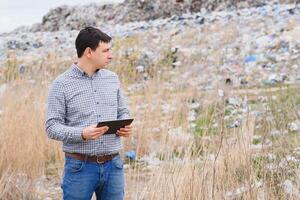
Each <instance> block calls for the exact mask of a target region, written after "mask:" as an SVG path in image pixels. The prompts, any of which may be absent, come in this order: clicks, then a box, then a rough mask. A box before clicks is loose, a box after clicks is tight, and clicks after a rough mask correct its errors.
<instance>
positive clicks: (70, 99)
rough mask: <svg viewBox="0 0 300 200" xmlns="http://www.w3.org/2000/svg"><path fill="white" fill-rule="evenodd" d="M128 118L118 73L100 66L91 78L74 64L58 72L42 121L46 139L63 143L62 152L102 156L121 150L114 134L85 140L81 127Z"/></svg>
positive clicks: (118, 138) (119, 142) (117, 137)
mask: <svg viewBox="0 0 300 200" xmlns="http://www.w3.org/2000/svg"><path fill="white" fill-rule="evenodd" d="M129 117H130V113H129V110H128V108H127V105H126V103H125V99H124V96H123V94H122V91H121V88H120V82H119V79H118V76H117V75H116V74H115V73H114V72H111V71H109V70H106V69H100V70H98V71H97V72H95V74H94V75H93V76H91V77H89V76H88V75H87V74H86V73H85V72H84V71H82V70H81V69H80V68H79V67H78V66H77V65H76V64H73V65H72V66H71V67H70V69H69V70H67V71H66V72H64V73H63V74H61V75H59V76H58V77H57V78H56V79H55V80H54V81H53V83H52V86H51V87H50V90H49V95H48V112H47V119H46V122H45V129H46V133H47V135H48V137H49V138H51V139H54V140H59V141H62V142H63V151H64V152H69V153H81V154H87V155H104V154H112V153H116V152H118V151H120V149H122V147H123V145H122V143H121V139H120V137H119V136H118V135H116V134H106V135H102V136H100V137H99V138H98V139H95V140H86V141H84V140H83V139H82V137H81V133H82V131H83V129H84V128H85V127H87V126H89V125H91V124H96V123H97V122H100V121H106V120H116V119H126V118H129Z"/></svg>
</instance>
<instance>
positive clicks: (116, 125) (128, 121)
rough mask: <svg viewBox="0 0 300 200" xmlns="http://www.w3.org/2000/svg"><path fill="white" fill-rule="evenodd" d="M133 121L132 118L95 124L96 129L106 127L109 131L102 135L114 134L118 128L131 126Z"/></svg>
mask: <svg viewBox="0 0 300 200" xmlns="http://www.w3.org/2000/svg"><path fill="white" fill-rule="evenodd" d="M132 121H133V119H132V118H130V119H118V120H112V121H102V122H99V123H98V124H97V127H101V126H108V127H109V129H108V130H107V131H106V132H105V133H104V134H115V133H117V130H119V129H120V128H124V127H125V126H127V125H129V124H131V123H132Z"/></svg>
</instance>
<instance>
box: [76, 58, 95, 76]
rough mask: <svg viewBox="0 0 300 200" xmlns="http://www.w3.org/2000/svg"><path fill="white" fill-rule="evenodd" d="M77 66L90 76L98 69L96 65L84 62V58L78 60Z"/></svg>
mask: <svg viewBox="0 0 300 200" xmlns="http://www.w3.org/2000/svg"><path fill="white" fill-rule="evenodd" d="M77 66H78V67H79V68H80V69H82V70H83V71H84V72H85V73H86V74H88V75H89V76H92V75H93V74H94V73H95V72H96V70H97V69H96V67H95V66H93V65H92V64H91V63H88V62H84V61H83V60H78V62H77Z"/></svg>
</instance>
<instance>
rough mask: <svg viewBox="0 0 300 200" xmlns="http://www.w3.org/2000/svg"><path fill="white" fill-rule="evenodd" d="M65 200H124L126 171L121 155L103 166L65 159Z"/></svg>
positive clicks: (63, 188)
mask: <svg viewBox="0 0 300 200" xmlns="http://www.w3.org/2000/svg"><path fill="white" fill-rule="evenodd" d="M61 188H62V190H63V199H64V200H90V199H91V198H92V196H93V193H94V192H95V193H96V197H97V200H99V199H100V200H108V199H109V200H122V199H123V198H124V171H123V161H122V159H121V158H120V155H117V156H115V157H114V158H113V159H112V160H111V161H108V162H106V163H103V164H98V163H96V162H89V161H81V160H77V159H75V158H71V157H68V156H66V157H65V166H64V172H63V180H62V184H61Z"/></svg>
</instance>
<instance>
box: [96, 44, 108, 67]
mask: <svg viewBox="0 0 300 200" xmlns="http://www.w3.org/2000/svg"><path fill="white" fill-rule="evenodd" d="M110 48H111V46H110V43H104V42H99V45H98V47H97V49H96V50H95V51H92V53H91V54H92V57H91V58H92V61H93V63H94V64H95V65H96V66H97V68H103V67H104V66H106V65H107V64H109V63H110V61H111V59H112V53H111V49H110Z"/></svg>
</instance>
